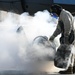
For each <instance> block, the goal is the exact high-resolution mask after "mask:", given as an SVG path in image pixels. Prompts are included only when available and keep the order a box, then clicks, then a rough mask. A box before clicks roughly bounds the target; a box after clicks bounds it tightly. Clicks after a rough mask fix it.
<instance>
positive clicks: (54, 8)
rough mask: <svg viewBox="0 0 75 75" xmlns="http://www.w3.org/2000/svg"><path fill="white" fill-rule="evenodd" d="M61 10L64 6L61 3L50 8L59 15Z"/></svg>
mask: <svg viewBox="0 0 75 75" xmlns="http://www.w3.org/2000/svg"><path fill="white" fill-rule="evenodd" d="M61 11H62V7H61V6H60V5H56V4H54V5H52V6H51V8H50V12H51V13H56V14H57V15H58V16H59V15H60V13H61Z"/></svg>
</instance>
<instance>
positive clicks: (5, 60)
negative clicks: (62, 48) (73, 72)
mask: <svg viewBox="0 0 75 75" xmlns="http://www.w3.org/2000/svg"><path fill="white" fill-rule="evenodd" d="M56 24H57V19H55V18H53V17H51V16H50V13H49V12H48V11H47V10H45V11H39V12H37V13H35V14H34V16H30V15H29V14H28V13H23V14H21V15H17V14H15V13H11V12H8V13H7V15H6V17H5V19H3V20H2V21H1V22H0V70H24V71H27V72H30V71H38V70H39V71H49V72H55V71H56V70H59V69H58V68H55V67H54V65H53V60H52V59H53V57H54V52H55V50H53V48H50V49H49V48H46V47H44V46H41V47H40V46H38V45H36V44H34V45H33V44H32V42H33V40H34V38H36V37H37V36H47V37H48V38H49V37H50V36H51V35H52V34H53V32H54V30H55V28H56ZM58 38H59V37H57V38H56V39H55V40H54V43H56V47H58V46H59V41H58ZM50 57H52V59H50ZM54 70H55V71H54Z"/></svg>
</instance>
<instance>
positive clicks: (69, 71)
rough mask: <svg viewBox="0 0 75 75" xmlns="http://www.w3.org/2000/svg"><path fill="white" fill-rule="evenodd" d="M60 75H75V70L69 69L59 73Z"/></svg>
mask: <svg viewBox="0 0 75 75" xmlns="http://www.w3.org/2000/svg"><path fill="white" fill-rule="evenodd" d="M59 73H60V74H73V68H72V67H69V68H68V69H67V70H64V71H59Z"/></svg>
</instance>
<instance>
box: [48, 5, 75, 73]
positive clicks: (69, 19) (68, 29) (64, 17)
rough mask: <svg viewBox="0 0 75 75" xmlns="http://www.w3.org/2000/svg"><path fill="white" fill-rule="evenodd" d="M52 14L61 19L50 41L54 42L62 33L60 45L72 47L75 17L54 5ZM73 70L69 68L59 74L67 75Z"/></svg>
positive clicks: (74, 66) (74, 67)
mask: <svg viewBox="0 0 75 75" xmlns="http://www.w3.org/2000/svg"><path fill="white" fill-rule="evenodd" d="M50 11H51V13H52V14H54V15H56V16H58V17H59V19H58V24H57V27H56V29H55V31H54V33H53V34H52V36H51V37H50V38H49V41H53V40H54V39H55V37H57V36H58V35H59V34H60V33H61V37H60V44H67V45H71V44H73V42H74V27H73V26H74V18H73V15H72V14H71V13H70V12H69V11H67V10H65V9H63V8H62V7H61V6H60V5H56V4H54V5H52V6H51V8H50ZM70 70H71V67H70V66H69V67H68V69H67V70H65V71H60V72H59V73H62V74H65V73H67V72H68V71H70ZM74 71H75V64H74V65H73V73H75V72H74Z"/></svg>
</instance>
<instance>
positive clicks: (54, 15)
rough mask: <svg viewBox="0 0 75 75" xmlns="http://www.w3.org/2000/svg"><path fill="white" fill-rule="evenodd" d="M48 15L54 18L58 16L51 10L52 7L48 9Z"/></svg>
mask: <svg viewBox="0 0 75 75" xmlns="http://www.w3.org/2000/svg"><path fill="white" fill-rule="evenodd" d="M50 15H51V16H52V17H54V18H56V19H57V18H58V15H57V14H56V13H55V12H53V11H52V9H50Z"/></svg>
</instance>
